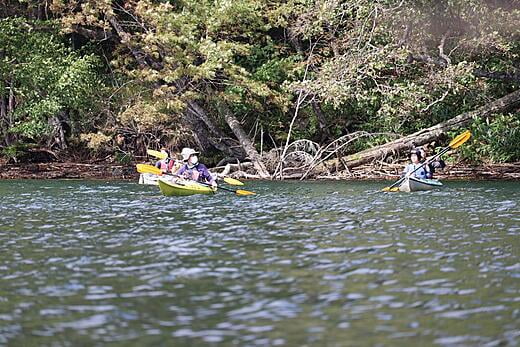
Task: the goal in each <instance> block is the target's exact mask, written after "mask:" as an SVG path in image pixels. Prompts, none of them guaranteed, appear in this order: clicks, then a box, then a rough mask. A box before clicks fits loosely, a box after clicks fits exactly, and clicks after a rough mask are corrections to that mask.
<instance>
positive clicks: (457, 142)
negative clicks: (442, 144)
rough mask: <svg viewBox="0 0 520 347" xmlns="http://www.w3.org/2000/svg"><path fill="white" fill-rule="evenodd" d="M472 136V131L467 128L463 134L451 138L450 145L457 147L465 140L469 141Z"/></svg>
mask: <svg viewBox="0 0 520 347" xmlns="http://www.w3.org/2000/svg"><path fill="white" fill-rule="evenodd" d="M470 137H471V132H470V131H469V130H466V131H465V132H463V133H462V134H460V135H459V136H457V137H456V138H454V139H453V140H451V142H450V144H449V146H450V148H453V149H455V148H457V147H460V146H461V145H462V144H463V143H464V142H466V141H468V140H469V139H470Z"/></svg>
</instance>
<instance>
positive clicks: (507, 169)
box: [0, 162, 520, 181]
mask: <svg viewBox="0 0 520 347" xmlns="http://www.w3.org/2000/svg"><path fill="white" fill-rule="evenodd" d="M400 168H401V166H400V165H395V166H394V165H392V168H386V169H385V170H382V168H381V167H377V168H376V167H373V166H364V167H360V168H354V169H352V170H351V171H349V172H345V171H341V172H337V173H334V174H331V175H322V176H318V177H315V178H309V179H306V180H305V181H326V180H345V181H390V180H396V179H398V178H399V174H398V173H399V170H400ZM230 176H231V177H233V176H234V175H233V174H231V175H230ZM138 178H139V174H138V173H137V172H136V170H135V164H131V165H116V164H108V163H107V164H91V163H71V162H51V163H30V164H18V165H16V164H2V165H0V179H6V180H8V179H102V180H135V181H137V180H138ZM235 178H239V179H243V180H246V181H247V180H251V181H255V180H258V179H255V178H251V177H249V178H246V177H240V175H237V176H236V177H235ZM435 178H436V179H439V180H443V181H450V180H508V181H517V180H520V163H511V164H492V165H489V164H488V165H478V166H475V165H463V164H456V165H453V166H451V165H449V166H448V167H447V168H446V169H444V171H442V172H438V173H437V174H436V175H435ZM285 180H290V181H296V180H298V178H296V177H295V178H286V179H285Z"/></svg>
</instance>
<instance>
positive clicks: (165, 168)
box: [155, 147, 175, 173]
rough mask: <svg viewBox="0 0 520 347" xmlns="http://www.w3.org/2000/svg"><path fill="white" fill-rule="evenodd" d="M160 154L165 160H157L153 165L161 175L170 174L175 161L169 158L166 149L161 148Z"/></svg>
mask: <svg viewBox="0 0 520 347" xmlns="http://www.w3.org/2000/svg"><path fill="white" fill-rule="evenodd" d="M161 153H163V154H166V158H164V159H161V160H158V161H157V162H156V163H155V167H156V168H158V169H161V171H162V172H163V173H169V172H172V170H173V169H174V164H175V160H174V159H172V158H170V153H169V152H168V150H167V149H166V148H164V147H163V148H161Z"/></svg>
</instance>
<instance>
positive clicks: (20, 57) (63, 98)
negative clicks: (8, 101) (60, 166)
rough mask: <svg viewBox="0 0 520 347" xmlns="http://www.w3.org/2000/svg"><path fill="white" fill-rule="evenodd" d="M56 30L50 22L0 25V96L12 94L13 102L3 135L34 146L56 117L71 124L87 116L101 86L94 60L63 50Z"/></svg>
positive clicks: (1, 22)
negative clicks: (68, 119) (64, 116)
mask: <svg viewBox="0 0 520 347" xmlns="http://www.w3.org/2000/svg"><path fill="white" fill-rule="evenodd" d="M56 27H57V25H56V23H54V22H50V21H45V22H43V21H34V22H29V21H26V20H24V19H22V18H11V19H3V20H0V42H2V44H3V48H2V53H3V54H2V59H0V81H2V86H3V87H4V88H2V90H1V91H0V96H1V95H2V94H3V95H4V96H5V95H6V93H9V92H11V93H12V94H13V95H14V97H15V100H16V108H15V109H14V110H12V113H13V119H14V123H13V124H10V125H9V129H8V131H9V132H11V133H13V134H19V135H21V136H22V137H23V138H26V139H30V140H32V141H36V142H39V141H43V140H45V139H46V138H47V136H49V135H50V131H51V129H52V128H51V127H50V126H49V124H48V123H49V118H51V117H53V116H57V115H58V114H59V113H60V112H62V111H63V112H65V111H66V112H68V114H69V115H70V117H71V118H72V119H71V120H75V119H76V118H82V117H86V116H88V115H89V114H90V112H91V110H92V109H93V107H92V106H93V104H94V103H95V100H94V98H95V95H96V92H97V90H99V87H100V84H101V83H100V79H99V77H98V76H97V72H96V68H97V66H98V64H99V62H98V59H97V57H95V56H94V55H93V54H89V55H83V56H80V55H79V54H78V53H76V52H73V51H72V50H71V49H70V48H67V47H66V46H65V45H64V44H63V43H62V42H61V41H60V37H59V35H58V32H57V30H56ZM7 87H8V88H7Z"/></svg>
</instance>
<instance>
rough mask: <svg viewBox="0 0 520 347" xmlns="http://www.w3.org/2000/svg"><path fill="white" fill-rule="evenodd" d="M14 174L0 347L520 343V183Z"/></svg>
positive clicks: (3, 255) (1, 191)
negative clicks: (211, 188)
mask: <svg viewBox="0 0 520 347" xmlns="http://www.w3.org/2000/svg"><path fill="white" fill-rule="evenodd" d="M386 185H388V183H384V182H305V183H302V182H248V183H247V185H246V189H248V190H253V191H255V192H257V193H258V195H256V196H249V197H236V196H235V195H234V194H232V193H226V192H223V191H221V192H219V193H218V194H216V195H213V196H190V197H177V198H176V197H172V198H167V197H163V196H161V195H160V193H159V191H158V189H157V188H156V187H152V186H139V185H137V184H135V183H130V182H113V181H111V182H105V181H81V180H78V181H65V180H64V181H37V180H34V181H0V259H1V261H0V345H13V346H22V345H23V346H78V345H85V346H91V345H114V346H143V345H150V346H158V345H165V346H166V345H168V346H170V345H176V346H179V345H241V346H244V345H247V346H257V345H258V346H276V345H280V346H282V345H283V346H303V345H309V346H310V345H317V346H322V345H327V346H361V345H363V346H376V345H377V346H404V345H410V346H411V345H415V346H417V345H439V346H461V345H463V346H482V345H485V346H516V345H519V344H520V183H518V182H445V188H444V189H443V190H439V191H430V192H418V193H381V192H380V189H381V188H383V187H384V186H386Z"/></svg>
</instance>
